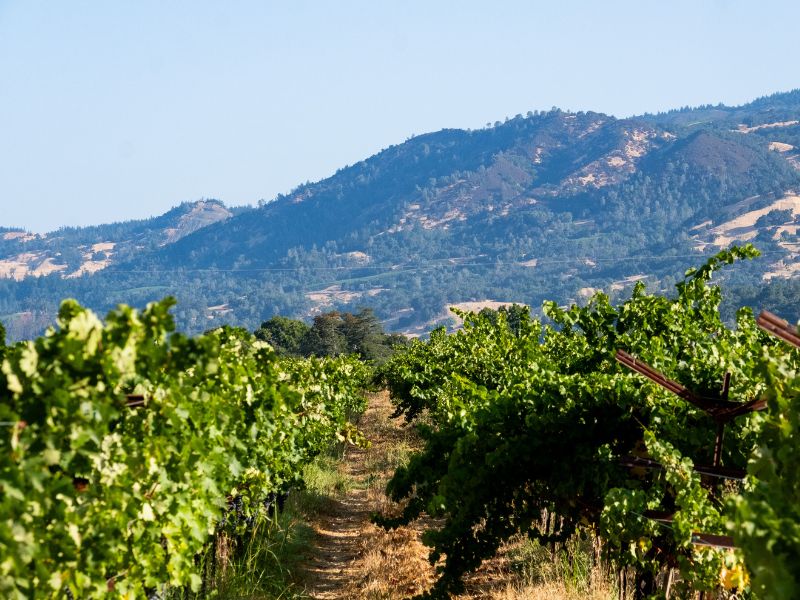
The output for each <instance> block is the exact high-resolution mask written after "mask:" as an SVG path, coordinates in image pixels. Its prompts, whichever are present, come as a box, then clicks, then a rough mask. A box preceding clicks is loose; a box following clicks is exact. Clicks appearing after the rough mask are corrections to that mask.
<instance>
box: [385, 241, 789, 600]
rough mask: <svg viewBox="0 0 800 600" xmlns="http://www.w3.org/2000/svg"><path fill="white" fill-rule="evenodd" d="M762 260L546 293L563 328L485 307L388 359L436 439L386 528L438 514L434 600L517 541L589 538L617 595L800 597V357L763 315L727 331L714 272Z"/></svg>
mask: <svg viewBox="0 0 800 600" xmlns="http://www.w3.org/2000/svg"><path fill="white" fill-rule="evenodd" d="M755 254H756V251H755V250H754V249H753V248H752V247H749V246H748V247H744V248H732V249H731V250H728V251H724V252H722V253H720V254H718V255H717V256H716V257H714V258H712V259H711V260H710V261H709V262H708V263H707V264H706V265H704V266H703V267H701V268H699V269H693V270H690V271H689V272H688V273H687V274H686V278H685V280H684V281H683V282H681V283H679V284H678V290H677V295H676V296H675V297H673V298H667V297H662V296H654V295H649V294H647V293H645V289H644V286H643V285H641V284H639V285H637V287H636V288H635V289H634V291H633V294H632V296H631V298H630V299H629V300H627V301H626V302H624V303H623V304H621V305H619V306H612V305H610V304H609V302H608V300H607V298H606V297H605V296H604V295H603V294H602V293H600V294H596V295H595V296H594V297H593V299H592V300H591V302H590V303H589V304H588V305H587V306H585V307H576V306H573V307H571V308H568V309H563V308H560V307H558V306H556V305H555V304H552V303H551V304H548V305H546V307H545V312H546V317H547V319H548V324H543V323H540V322H537V321H534V320H531V319H530V318H529V317H528V314H527V311H519V310H506V311H500V312H497V313H489V312H487V313H485V314H480V315H469V316H466V321H465V327H464V329H463V330H462V331H460V332H458V333H456V334H453V335H448V334H446V332H445V331H444V330H438V331H435V332H433V334H432V335H431V337H430V340H429V341H427V342H418V343H415V344H414V345H413V346H412V347H411V348H410V349H409V351H408V352H406V353H404V354H402V355H399V356H397V357H396V358H395V359H394V360H393V361H391V362H390V364H388V365H387V367H386V368H385V369H384V371H383V376H384V380H385V382H386V384H387V385H388V387H389V389H390V390H391V393H392V396H393V398H394V399H395V403H396V407H397V412H396V415H397V416H400V415H403V416H404V417H405V419H407V420H408V421H412V422H416V423H418V427H419V430H420V432H421V434H422V436H423V438H424V439H425V447H424V450H423V451H422V452H420V453H419V454H417V455H416V456H414V457H412V459H411V461H410V463H409V464H408V466H406V467H403V468H400V469H398V471H397V472H396V474H395V475H394V477H393V478H392V479H391V481H390V482H389V486H388V490H387V491H388V493H389V494H390V496H391V497H392V499H393V500H395V501H397V502H399V503H401V504H400V505H399V506H401V507H402V510H398V511H397V512H396V513H395V514H384V515H381V516H380V517H378V519H377V521H378V522H379V523H380V524H381V525H383V526H385V527H388V528H391V527H396V526H398V525H401V524H406V523H409V522H411V521H413V520H415V519H417V518H419V517H420V516H422V515H423V514H427V515H431V516H434V517H437V518H438V519H439V521H438V524H437V526H435V527H433V528H430V529H429V530H428V531H427V532H426V533H425V538H424V539H425V542H426V543H427V544H428V545H429V546H430V547H431V555H430V558H431V561H433V562H435V563H436V564H437V565H438V571H439V578H438V580H437V582H436V584H435V585H434V586H433V588H432V589H431V591H429V592H427V593H425V594H423V595H422V596H421V597H423V598H440V597H447V596H448V595H449V594H452V593H457V592H459V591H461V589H462V578H463V576H464V574H466V573H468V572H470V571H472V570H474V569H476V568H477V567H478V566H479V565H480V564H481V562H482V561H484V560H486V559H488V558H489V557H491V556H493V555H494V554H495V553H496V552H497V551H498V549H499V548H500V547H501V544H502V543H504V542H505V541H507V540H509V539H511V538H512V537H513V536H518V535H520V534H522V535H526V536H529V537H532V538H535V539H537V540H539V541H540V542H541V543H543V544H563V543H565V542H567V541H568V540H570V539H575V538H584V539H586V538H591V539H593V540H594V541H596V542H597V543H598V544H599V545H600V553H601V555H602V556H601V558H602V560H604V561H606V563H607V564H608V565H609V566H611V567H613V569H614V570H615V571H617V572H618V573H619V586H618V587H619V590H620V595H621V596H624V595H626V591H627V592H628V593H630V594H631V595H632V596H633V597H634V598H647V597H664V596H667V597H675V598H685V597H693V596H694V595H695V594H696V593H701V594H703V593H716V594H719V595H717V596H712V597H729V594H733V593H736V594H737V595H736V597H739V598H742V597H758V598H776V599H777V598H796V597H800V535H799V534H800V529H799V526H800V520H799V519H798V517H800V514H798V510H799V508H798V507H799V506H800V505H799V504H798V500H800V488H799V487H798V485H800V484H799V483H798V482H799V481H800V478H798V477H797V475H798V472H797V469H798V462H797V458H798V457H799V456H798V450H800V446H798V445H797V438H796V435H797V427H798V414H800V413H799V412H798V408H800V376H798V371H797V367H798V358H800V356H798V352H797V351H796V350H793V349H792V346H791V345H789V344H786V343H784V342H781V341H779V340H778V339H777V338H775V337H772V336H770V335H769V334H767V333H765V332H764V331H762V330H761V329H760V328H759V327H758V325H757V323H756V320H755V319H754V318H753V315H752V313H751V312H750V311H749V310H742V311H740V312H739V313H738V316H737V320H736V323H735V327H733V328H730V327H728V326H726V324H725V323H723V322H722V321H721V319H720V316H719V311H718V308H719V304H720V301H721V291H720V288H719V287H717V286H714V285H711V283H710V279H711V276H712V274H713V273H714V271H716V270H717V269H718V268H720V267H721V266H723V265H724V264H729V263H732V262H734V260H736V259H746V258H750V257H753V256H754V255H755ZM626 363H627V364H626ZM629 367H634V368H629ZM643 372H646V373H647V374H648V375H649V377H644V376H642V373H643ZM762 399H765V400H766V402H763V401H762ZM762 408H767V409H768V410H767V411H766V413H765V414H764V413H761V414H759V413H758V412H755V411H758V410H759V409H762ZM723 442H724V443H723ZM629 574H631V576H630V577H629V576H628V575H629ZM626 588H627V589H626ZM726 594H727V595H726ZM730 597H733V596H730Z"/></svg>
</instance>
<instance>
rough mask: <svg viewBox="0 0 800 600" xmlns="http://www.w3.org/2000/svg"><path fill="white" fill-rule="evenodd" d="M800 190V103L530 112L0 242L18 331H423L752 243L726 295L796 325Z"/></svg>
mask: <svg viewBox="0 0 800 600" xmlns="http://www.w3.org/2000/svg"><path fill="white" fill-rule="evenodd" d="M798 194H800V90H795V91H793V92H789V93H785V94H776V95H773V96H768V97H765V98H761V99H758V100H756V101H754V102H752V103H750V104H747V105H744V106H739V107H726V106H722V105H719V106H704V107H698V108H684V109H680V110H676V111H670V112H668V113H663V114H658V115H643V116H640V117H635V118H630V119H616V118H614V117H611V116H608V115H604V114H600V113H593V112H585V113H583V112H582V113H568V112H563V111H559V110H552V111H548V112H541V113H540V112H537V113H528V114H527V115H526V116H522V115H517V116H516V117H514V118H513V119H507V120H506V121H505V122H503V123H498V124H496V125H495V126H494V127H489V128H486V129H480V130H473V131H464V130H452V129H450V130H442V131H439V132H435V133H430V134H426V135H422V136H418V137H414V138H412V139H409V140H407V141H406V142H404V143H402V144H399V145H396V146H392V147H390V148H387V149H386V150H384V151H382V152H380V153H378V154H376V155H374V156H372V157H369V158H367V159H366V160H364V161H362V162H360V163H357V164H355V165H352V166H348V167H344V168H342V169H340V170H339V171H337V172H336V173H335V174H334V175H333V176H331V177H329V178H327V179H324V180H322V181H320V182H317V183H312V184H306V185H302V186H300V187H298V188H296V189H295V190H292V191H291V192H290V193H288V194H285V195H281V196H278V197H277V198H276V199H274V200H273V201H272V202H269V203H266V204H263V205H262V206H259V207H257V208H248V209H236V210H231V209H228V208H226V207H225V206H224V205H223V204H222V203H221V202H218V201H215V200H205V201H200V202H196V203H186V204H183V205H181V206H179V207H177V208H175V209H173V210H171V211H170V212H168V213H166V214H165V215H162V216H161V217H157V218H154V219H149V220H146V221H131V222H125V223H116V224H112V225H103V226H97V227H90V228H83V229H66V228H65V229H61V230H59V231H56V232H53V233H50V234H47V235H44V236H38V235H32V234H28V233H26V232H21V231H14V230H10V229H3V230H0V321H3V322H4V323H6V325H7V326H8V329H9V331H10V332H11V333H12V335H13V336H15V337H25V336H28V335H33V334H34V333H37V332H38V331H40V330H41V329H42V328H43V327H44V326H45V325H46V324H47V323H49V322H51V321H52V319H53V315H54V313H55V311H56V309H57V306H58V302H59V301H60V299H61V298H63V297H66V296H72V297H77V298H78V299H79V300H81V301H83V302H85V303H87V304H89V305H90V306H92V307H94V308H96V309H97V310H99V311H101V312H104V311H106V310H108V309H109V308H111V307H112V306H114V305H115V304H116V303H119V302H126V303H132V304H143V303H145V302H147V301H149V300H152V299H155V298H159V297H161V296H164V295H167V294H172V295H175V296H177V297H178V299H179V306H178V308H177V310H176V316H177V318H178V322H179V327H180V328H182V329H185V330H187V331H199V330H203V329H206V328H209V327H211V326H215V325H217V324H220V323H225V322H230V323H236V324H243V325H245V326H248V327H251V328H253V327H256V326H257V325H258V324H259V323H260V322H261V321H263V320H266V319H268V318H269V317H270V316H272V315H274V314H284V315H287V316H292V317H307V316H310V315H313V314H315V313H317V312H320V311H323V310H329V309H333V308H342V309H347V310H355V309H356V308H358V307H361V306H370V307H373V308H374V309H375V310H376V312H377V314H378V315H379V317H381V318H382V319H383V320H384V321H385V323H386V325H387V327H388V328H389V329H394V330H400V331H407V332H412V333H421V332H424V331H426V330H427V329H429V328H430V327H431V326H433V325H434V324H436V323H438V322H443V321H445V320H447V319H448V313H447V307H448V306H450V305H453V304H459V303H476V302H477V303H481V302H495V303H496V302H511V301H516V302H522V303H527V304H530V305H531V306H533V307H534V308H536V307H538V306H539V305H540V304H541V302H542V300H544V299H554V300H556V301H558V302H560V303H563V304H565V303H569V302H581V301H584V300H585V299H586V298H588V297H589V296H590V295H591V294H592V293H593V292H594V291H595V290H598V289H602V290H604V291H606V292H607V293H609V294H612V295H617V294H624V293H626V290H627V289H629V288H630V286H631V285H633V282H634V281H638V280H644V281H645V282H646V283H647V284H648V285H649V286H651V287H653V288H658V289H670V288H671V287H672V285H673V284H674V282H675V281H676V280H677V279H679V278H680V276H681V275H682V272H683V270H684V269H685V268H687V267H688V266H691V265H694V264H698V263H699V262H702V261H703V260H704V257H705V256H707V255H709V254H710V253H713V252H714V251H715V250H716V249H719V248H722V247H726V246H728V245H729V244H731V243H735V242H743V241H753V242H754V243H755V244H756V245H757V246H758V247H759V248H760V249H761V250H762V251H764V256H763V257H762V258H761V259H759V260H757V261H754V262H753V263H752V264H748V265H743V266H741V267H739V268H737V269H735V270H734V271H732V272H730V273H728V274H727V275H726V277H727V285H728V287H729V289H730V290H731V292H732V293H733V295H734V296H733V298H732V300H731V302H732V303H734V304H735V303H736V302H741V303H750V304H758V303H766V302H769V303H770V306H771V307H772V308H773V309H775V310H783V311H784V312H786V313H788V314H787V316H789V317H791V318H796V317H797V316H800V306H798V307H797V308H794V307H793V306H792V303H793V302H794V298H796V297H797V296H796V291H798V290H800V287H798V285H797V284H798V280H796V279H795V277H796V276H798V275H800V261H798V248H800V245H799V244H800V239H798V237H797V228H798V227H799V226H800V218H798V217H799V216H800V196H798ZM732 305H733V304H731V306H732ZM472 306H475V304H472Z"/></svg>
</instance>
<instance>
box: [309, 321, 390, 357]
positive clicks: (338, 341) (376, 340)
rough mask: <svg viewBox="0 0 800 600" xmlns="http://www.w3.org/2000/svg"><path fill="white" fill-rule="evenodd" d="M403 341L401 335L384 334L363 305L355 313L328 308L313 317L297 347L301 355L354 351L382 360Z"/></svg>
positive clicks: (337, 353) (362, 355)
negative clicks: (326, 311) (329, 309)
mask: <svg viewBox="0 0 800 600" xmlns="http://www.w3.org/2000/svg"><path fill="white" fill-rule="evenodd" d="M404 344H405V338H403V337H402V336H395V335H386V334H385V333H384V332H383V326H382V325H381V323H380V321H379V320H378V318H377V317H376V316H375V313H374V312H373V311H372V309H369V308H364V309H362V310H360V311H359V312H358V313H356V314H351V313H340V312H337V311H332V312H328V313H324V314H321V315H318V316H316V317H314V324H313V325H312V326H311V328H310V329H308V330H307V331H306V332H305V334H304V336H303V338H302V340H301V341H300V350H301V352H302V354H304V355H305V356H338V355H341V354H357V355H358V356H360V357H361V358H363V359H364V360H369V361H374V362H378V363H382V362H385V361H386V360H387V359H388V358H389V357H390V356H391V355H392V353H393V352H394V349H395V348H396V347H398V346H401V345H404Z"/></svg>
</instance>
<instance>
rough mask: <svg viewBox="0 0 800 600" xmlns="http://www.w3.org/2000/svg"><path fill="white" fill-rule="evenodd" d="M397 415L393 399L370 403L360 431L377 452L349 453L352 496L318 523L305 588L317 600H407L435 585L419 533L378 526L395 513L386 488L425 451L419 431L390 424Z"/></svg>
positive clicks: (382, 396) (345, 470)
mask: <svg viewBox="0 0 800 600" xmlns="http://www.w3.org/2000/svg"><path fill="white" fill-rule="evenodd" d="M392 410H393V408H392V405H391V403H390V401H389V396H388V393H386V392H381V393H377V394H372V395H370V399H369V407H368V409H367V411H366V413H365V414H364V416H363V418H362V420H361V422H360V423H359V427H360V428H361V430H362V431H363V432H364V434H365V435H366V437H367V439H369V440H370V447H369V448H367V449H363V448H355V447H349V448H348V450H347V452H346V454H345V456H344V459H343V460H342V461H341V463H340V465H339V472H340V474H342V475H344V476H345V477H346V479H347V480H348V482H349V486H348V489H347V491H346V492H344V493H342V494H340V495H338V496H336V497H334V498H333V499H332V501H331V503H330V505H329V506H328V508H327V509H326V510H324V511H322V512H321V514H319V515H318V517H317V518H316V519H314V521H313V523H312V525H313V526H314V529H315V532H316V539H315V543H314V549H313V552H312V555H311V556H310V557H309V559H308V561H307V562H306V564H305V568H304V571H305V576H304V581H305V585H306V590H307V593H308V594H309V595H310V596H311V597H312V598H315V599H316V600H334V599H335V600H344V599H348V600H354V599H360V598H402V597H406V596H408V595H411V594H414V593H417V592H419V591H422V590H423V589H425V586H427V585H428V584H429V583H430V582H431V580H432V575H433V569H432V567H431V566H430V565H429V564H428V562H427V560H426V556H427V549H426V548H425V547H424V546H423V545H422V544H421V542H420V541H419V533H420V530H419V529H412V528H400V529H399V530H397V531H393V532H385V531H383V530H382V529H380V528H378V527H376V526H375V525H373V524H372V523H371V522H370V517H371V515H372V514H373V513H375V512H379V511H382V510H384V509H385V508H387V506H388V500H387V499H386V497H385V496H384V494H383V490H384V488H385V486H386V482H387V481H388V479H389V477H390V476H391V474H392V473H393V472H394V470H395V468H396V467H397V466H398V465H399V464H400V463H402V462H403V461H404V460H405V458H406V457H407V456H408V454H409V453H410V452H411V450H412V448H413V447H414V446H415V445H416V444H417V443H418V442H417V440H416V436H415V434H414V432H413V430H412V429H411V428H405V427H401V424H400V423H398V422H396V421H393V420H391V419H390V418H389V415H390V414H391V413H392Z"/></svg>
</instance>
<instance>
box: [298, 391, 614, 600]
mask: <svg viewBox="0 0 800 600" xmlns="http://www.w3.org/2000/svg"><path fill="white" fill-rule="evenodd" d="M391 413H392V405H391V403H390V401H389V396H388V393H386V392H381V393H378V394H373V395H371V396H370V399H369V408H368V409H367V412H366V413H365V414H364V417H363V418H362V420H361V422H360V423H359V427H360V428H361V430H362V431H363V432H364V434H365V435H366V437H367V439H369V440H370V442H371V445H370V447H369V448H366V449H362V448H355V447H350V448H348V450H347V452H346V454H345V456H344V458H343V459H342V460H341V461H340V463H339V464H338V473H339V475H341V476H343V477H342V478H343V479H344V480H346V481H347V484H348V485H347V487H346V490H345V491H342V492H341V493H339V494H335V495H334V496H333V497H332V498H330V499H329V501H328V502H327V504H326V506H325V508H324V510H320V511H319V512H318V514H317V515H316V516H315V517H313V518H311V519H310V521H311V525H312V526H313V528H314V530H315V533H316V536H315V540H314V544H313V548H312V550H311V553H310V555H309V557H308V558H307V559H306V561H305V563H304V564H303V568H302V572H303V573H302V576H301V579H302V581H303V584H304V586H305V589H306V593H307V594H308V595H309V596H310V597H311V598H314V599H315V600H400V599H403V598H409V597H411V596H413V595H415V594H419V593H421V592H423V591H425V590H427V589H429V588H430V586H431V585H432V584H433V581H434V579H435V573H434V568H433V567H432V566H431V565H430V563H429V562H428V560H427V557H428V551H429V548H427V547H425V546H424V545H423V544H422V542H421V534H422V531H423V530H424V529H425V528H426V527H430V526H431V525H432V524H433V523H432V522H431V521H430V520H428V519H420V520H418V521H415V522H414V523H412V524H411V525H409V526H406V527H399V528H397V529H395V530H392V531H388V532H387V531H384V530H383V529H381V528H378V527H376V526H375V525H373V524H372V523H371V522H370V517H371V515H372V514H374V513H376V512H380V513H386V512H393V511H395V510H396V509H397V507H396V506H393V505H392V503H391V502H390V501H389V500H388V499H387V498H386V496H385V494H384V489H385V487H386V482H387V481H388V480H389V478H390V477H391V475H392V474H393V473H394V471H395V469H396V468H397V467H398V466H399V465H401V464H404V463H405V462H406V460H407V458H408V456H409V455H410V454H411V452H413V451H414V450H415V449H418V448H419V447H420V444H421V443H420V440H419V439H418V438H417V436H416V434H415V432H414V430H413V428H407V427H402V426H401V423H399V422H397V421H396V420H392V419H390V418H389V415H390V414H391ZM548 556H549V552H548ZM465 583H466V587H467V591H466V592H465V593H464V594H463V595H460V596H458V599H459V600H477V599H487V600H488V599H491V600H522V599H523V598H524V599H525V600H588V599H593V600H594V599H597V600H601V599H602V600H607V599H608V598H612V597H615V596H614V595H613V594H611V593H610V591H609V589H608V588H607V587H605V586H599V587H598V588H597V589H592V590H591V591H590V590H580V591H574V590H565V588H564V582H563V581H560V580H559V581H553V580H551V581H544V582H541V583H540V584H537V585H535V586H520V581H519V580H518V579H516V578H515V576H514V575H513V574H512V573H511V572H510V571H509V564H508V557H507V553H504V552H501V554H500V555H498V556H497V557H495V558H494V559H492V560H489V561H486V562H485V563H484V565H483V566H482V567H481V568H480V569H479V570H478V572H476V573H474V574H472V575H469V576H468V577H467V578H466V581H465Z"/></svg>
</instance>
